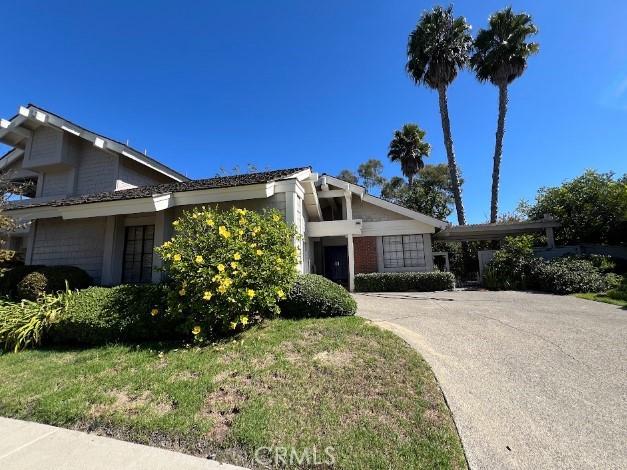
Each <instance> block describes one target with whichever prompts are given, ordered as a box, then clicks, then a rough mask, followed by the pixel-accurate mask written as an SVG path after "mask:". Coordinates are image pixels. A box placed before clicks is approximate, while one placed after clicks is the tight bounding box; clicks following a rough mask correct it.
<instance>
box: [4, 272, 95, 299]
mask: <svg viewBox="0 0 627 470" xmlns="http://www.w3.org/2000/svg"><path fill="white" fill-rule="evenodd" d="M66 281H67V283H68V285H69V287H70V289H84V288H86V287H89V286H91V284H92V279H91V277H90V276H89V274H87V273H86V272H85V271H84V270H82V269H80V268H77V267H74V266H17V267H15V268H13V269H11V270H10V271H7V272H6V273H5V275H4V276H3V277H2V278H0V294H4V295H8V296H9V297H11V298H13V299H16V300H18V299H28V300H35V299H36V298H37V297H38V296H40V295H42V294H44V293H45V294H54V293H56V292H62V291H65V289H66V285H65V283H66Z"/></svg>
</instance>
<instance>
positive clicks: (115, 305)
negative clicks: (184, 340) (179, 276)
mask: <svg viewBox="0 0 627 470" xmlns="http://www.w3.org/2000/svg"><path fill="white" fill-rule="evenodd" d="M66 301H67V306H66V308H65V310H64V311H63V312H62V314H61V315H60V316H59V318H58V321H57V322H56V323H55V324H54V325H53V326H52V328H51V329H50V332H49V337H50V340H51V341H52V342H55V343H82V344H90V345H96V344H105V343H113V342H118V341H121V342H137V341H153V340H166V339H174V338H177V337H180V336H181V334H180V328H178V327H179V323H180V321H179V319H176V318H173V316H171V315H168V314H167V287H166V286H165V285H154V284H140V285H121V286H116V287H109V288H107V287H90V288H89V289H85V290H81V291H75V292H70V293H68V294H67V295H66Z"/></svg>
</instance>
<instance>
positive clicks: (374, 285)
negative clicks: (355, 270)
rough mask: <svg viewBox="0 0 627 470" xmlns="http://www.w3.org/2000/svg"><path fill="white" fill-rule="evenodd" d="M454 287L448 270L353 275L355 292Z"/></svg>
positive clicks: (417, 290)
mask: <svg viewBox="0 0 627 470" xmlns="http://www.w3.org/2000/svg"><path fill="white" fill-rule="evenodd" d="M454 288H455V276H454V275H453V273H449V272H438V271H436V272H424V273H423V272H405V273H370V274H356V275H355V291H357V292H407V291H416V292H432V291H437V290H451V289H454Z"/></svg>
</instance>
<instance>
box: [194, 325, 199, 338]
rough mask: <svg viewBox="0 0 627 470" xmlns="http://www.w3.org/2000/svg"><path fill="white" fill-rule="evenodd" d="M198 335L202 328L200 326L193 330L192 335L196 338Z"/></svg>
mask: <svg viewBox="0 0 627 470" xmlns="http://www.w3.org/2000/svg"><path fill="white" fill-rule="evenodd" d="M198 333H200V327H199V326H195V327H194V329H193V330H192V334H193V335H194V336H196V335H197V334H198Z"/></svg>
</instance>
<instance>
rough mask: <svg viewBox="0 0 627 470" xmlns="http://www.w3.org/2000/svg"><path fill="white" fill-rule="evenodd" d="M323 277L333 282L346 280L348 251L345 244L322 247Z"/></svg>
mask: <svg viewBox="0 0 627 470" xmlns="http://www.w3.org/2000/svg"><path fill="white" fill-rule="evenodd" d="M324 277H326V278H328V279H331V280H332V281H335V282H343V281H348V251H347V249H346V247H345V246H326V247H325V248H324Z"/></svg>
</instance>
